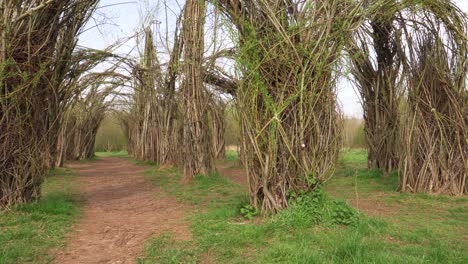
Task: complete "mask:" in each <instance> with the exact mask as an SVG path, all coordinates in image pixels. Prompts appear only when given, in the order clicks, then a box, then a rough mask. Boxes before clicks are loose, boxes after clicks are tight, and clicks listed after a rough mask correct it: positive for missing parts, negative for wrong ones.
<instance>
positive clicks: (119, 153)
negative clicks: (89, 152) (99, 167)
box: [95, 150, 128, 158]
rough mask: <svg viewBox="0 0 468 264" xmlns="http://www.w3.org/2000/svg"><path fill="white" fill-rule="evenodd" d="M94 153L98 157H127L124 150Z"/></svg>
mask: <svg viewBox="0 0 468 264" xmlns="http://www.w3.org/2000/svg"><path fill="white" fill-rule="evenodd" d="M95 155H96V157H98V158H108V157H116V158H126V157H128V153H127V151H126V150H121V151H112V152H96V153H95Z"/></svg>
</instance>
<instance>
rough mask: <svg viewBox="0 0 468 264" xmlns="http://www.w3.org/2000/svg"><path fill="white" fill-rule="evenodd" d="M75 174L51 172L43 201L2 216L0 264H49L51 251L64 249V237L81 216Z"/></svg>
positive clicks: (44, 189)
mask: <svg viewBox="0 0 468 264" xmlns="http://www.w3.org/2000/svg"><path fill="white" fill-rule="evenodd" d="M73 177H74V175H73V173H72V172H71V170H70V169H67V168H57V169H54V170H52V171H51V172H50V174H49V176H48V177H47V178H46V179H45V182H44V184H43V186H42V192H43V198H42V199H41V200H40V201H38V202H35V203H31V204H25V205H21V206H17V207H16V208H14V209H12V210H11V211H9V212H3V213H0V263H2V264H4V263H5V264H6V263H49V262H50V261H51V257H50V256H48V253H49V252H50V250H51V249H52V248H55V247H60V246H63V243H64V235H65V233H66V232H67V231H69V230H70V227H71V225H72V223H73V222H74V221H75V220H76V218H77V216H78V215H79V213H80V210H79V207H78V203H79V196H78V195H77V194H76V193H75V189H74V184H73Z"/></svg>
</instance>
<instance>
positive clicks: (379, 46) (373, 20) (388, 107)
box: [348, 0, 403, 172]
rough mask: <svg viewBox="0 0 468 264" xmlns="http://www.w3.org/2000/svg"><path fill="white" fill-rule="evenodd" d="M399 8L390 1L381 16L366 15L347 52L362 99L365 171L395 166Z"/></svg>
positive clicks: (399, 81) (399, 80) (399, 78)
mask: <svg viewBox="0 0 468 264" xmlns="http://www.w3.org/2000/svg"><path fill="white" fill-rule="evenodd" d="M399 7H400V6H399V4H398V3H397V1H394V0H392V1H386V2H384V3H382V6H381V9H382V10H385V12H378V13H370V14H369V16H370V17H369V19H368V20H367V21H366V23H363V25H362V26H361V28H360V29H359V30H358V31H357V32H356V33H355V35H354V37H353V41H354V44H351V43H352V42H351V43H350V46H349V48H348V51H349V53H350V58H351V65H352V67H351V71H352V74H353V75H354V78H355V81H356V84H357V88H358V91H359V93H360V95H361V98H362V107H363V112H364V130H365V139H366V146H367V149H368V167H369V168H380V169H384V170H385V171H386V172H390V171H391V170H393V169H395V168H398V165H399V163H398V162H399V159H398V157H399V151H398V150H399V133H400V113H399V110H400V109H399V102H400V101H401V95H402V91H403V88H402V75H401V71H402V63H401V59H402V53H403V51H402V49H403V47H402V42H401V39H400V38H399V35H400V34H401V32H400V29H399V28H398V25H397V23H395V20H396V18H397V15H398V13H397V11H398V10H399ZM364 8H367V7H364Z"/></svg>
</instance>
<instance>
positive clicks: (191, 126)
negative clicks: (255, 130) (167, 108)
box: [182, 0, 215, 178]
mask: <svg viewBox="0 0 468 264" xmlns="http://www.w3.org/2000/svg"><path fill="white" fill-rule="evenodd" d="M205 13H206V3H205V1H204V0H187V2H186V4H185V9H184V17H183V26H182V38H183V40H184V64H183V66H182V67H183V68H182V72H183V80H182V97H183V103H182V107H183V116H184V133H183V146H182V149H183V164H184V176H185V177H187V178H190V177H193V176H195V175H199V174H202V175H208V174H209V173H211V172H212V171H214V170H215V165H214V155H213V148H212V139H211V131H210V127H209V123H208V115H207V114H206V113H207V110H208V109H207V107H208V96H207V94H206V91H205V88H204V84H203V79H204V71H203V54H204V25H205Z"/></svg>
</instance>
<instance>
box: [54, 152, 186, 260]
mask: <svg viewBox="0 0 468 264" xmlns="http://www.w3.org/2000/svg"><path fill="white" fill-rule="evenodd" d="M70 167H71V168H72V169H74V171H75V172H77V173H78V175H79V177H78V179H77V181H78V182H79V190H80V193H81V194H82V195H83V197H84V199H85V204H84V206H83V216H82V218H81V219H80V220H79V222H78V223H77V224H76V225H75V226H74V231H72V232H71V233H70V234H69V236H68V238H67V244H66V247H65V249H64V250H63V251H62V252H58V253H57V254H56V257H55V259H54V260H55V263H61V264H62V263H67V264H73V263H80V264H87V263H112V264H122V263H135V261H136V259H137V258H138V257H141V256H142V255H143V251H144V244H145V242H146V241H147V240H148V239H149V238H150V237H152V236H157V235H159V234H162V233H166V232H168V233H171V234H172V235H173V237H174V239H177V240H190V239H191V233H190V230H189V224H188V223H187V222H186V221H185V217H186V214H187V213H188V212H189V211H190V208H187V206H184V205H181V204H179V203H177V202H176V201H175V199H174V198H173V197H170V196H168V195H167V194H165V193H164V191H162V190H159V189H158V188H156V187H153V186H152V185H151V183H149V182H148V181H147V180H146V179H145V177H144V176H143V175H141V172H142V171H144V170H146V169H147V168H145V167H142V166H137V165H134V164H132V163H130V162H128V161H126V160H123V159H119V158H102V159H100V160H98V161H96V162H92V163H87V164H78V163H73V164H71V165H70Z"/></svg>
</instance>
